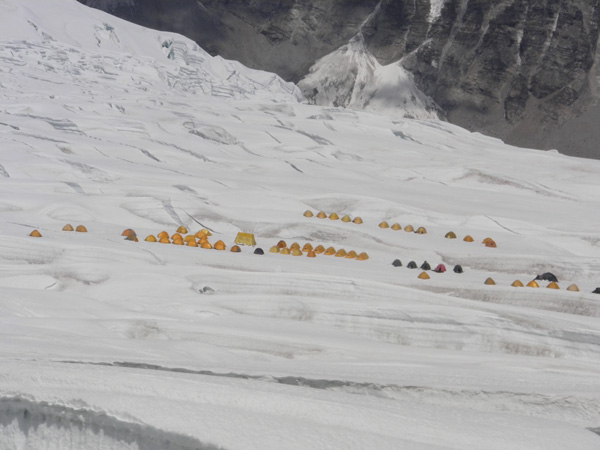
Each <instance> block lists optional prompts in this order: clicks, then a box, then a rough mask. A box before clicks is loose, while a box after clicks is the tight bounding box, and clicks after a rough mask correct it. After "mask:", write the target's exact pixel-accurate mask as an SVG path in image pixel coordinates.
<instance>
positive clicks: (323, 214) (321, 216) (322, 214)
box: [317, 211, 327, 219]
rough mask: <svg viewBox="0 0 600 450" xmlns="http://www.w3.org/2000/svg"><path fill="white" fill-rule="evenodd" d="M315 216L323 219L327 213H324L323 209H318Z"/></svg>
mask: <svg viewBox="0 0 600 450" xmlns="http://www.w3.org/2000/svg"><path fill="white" fill-rule="evenodd" d="M317 217H318V218H319V219H325V218H326V217H327V214H325V213H324V212H323V211H319V214H317Z"/></svg>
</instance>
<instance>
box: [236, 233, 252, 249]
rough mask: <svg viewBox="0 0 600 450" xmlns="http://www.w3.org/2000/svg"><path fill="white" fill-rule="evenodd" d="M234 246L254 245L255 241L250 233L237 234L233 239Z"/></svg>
mask: <svg viewBox="0 0 600 450" xmlns="http://www.w3.org/2000/svg"><path fill="white" fill-rule="evenodd" d="M235 243H236V244H243V245H252V246H253V245H256V239H254V235H253V234H251V233H238V234H237V236H236V238H235Z"/></svg>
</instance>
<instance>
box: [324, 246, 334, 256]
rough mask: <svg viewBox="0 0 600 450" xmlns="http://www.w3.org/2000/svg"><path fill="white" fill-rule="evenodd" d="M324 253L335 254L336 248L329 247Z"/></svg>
mask: <svg viewBox="0 0 600 450" xmlns="http://www.w3.org/2000/svg"><path fill="white" fill-rule="evenodd" d="M323 254H324V255H327V256H331V255H335V248H333V247H329V248H328V249H327V250H325V252H324V253H323Z"/></svg>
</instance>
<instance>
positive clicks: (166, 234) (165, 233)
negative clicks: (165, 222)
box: [158, 231, 169, 239]
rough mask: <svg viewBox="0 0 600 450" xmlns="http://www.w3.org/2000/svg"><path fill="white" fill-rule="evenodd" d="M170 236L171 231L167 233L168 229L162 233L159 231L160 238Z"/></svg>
mask: <svg viewBox="0 0 600 450" xmlns="http://www.w3.org/2000/svg"><path fill="white" fill-rule="evenodd" d="M164 237H166V238H168V237H169V233H167V232H166V231H161V232H160V233H158V238H159V239H160V238H164Z"/></svg>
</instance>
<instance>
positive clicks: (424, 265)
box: [421, 261, 431, 270]
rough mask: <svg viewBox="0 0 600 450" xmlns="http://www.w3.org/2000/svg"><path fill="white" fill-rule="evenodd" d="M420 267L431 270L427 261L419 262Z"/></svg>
mask: <svg viewBox="0 0 600 450" xmlns="http://www.w3.org/2000/svg"><path fill="white" fill-rule="evenodd" d="M421 269H423V270H431V266H430V265H429V263H428V262H427V261H425V262H423V264H421Z"/></svg>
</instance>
